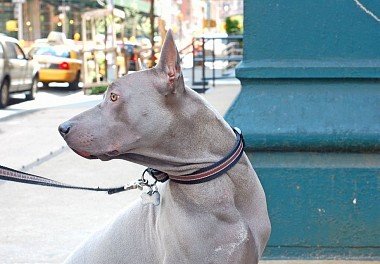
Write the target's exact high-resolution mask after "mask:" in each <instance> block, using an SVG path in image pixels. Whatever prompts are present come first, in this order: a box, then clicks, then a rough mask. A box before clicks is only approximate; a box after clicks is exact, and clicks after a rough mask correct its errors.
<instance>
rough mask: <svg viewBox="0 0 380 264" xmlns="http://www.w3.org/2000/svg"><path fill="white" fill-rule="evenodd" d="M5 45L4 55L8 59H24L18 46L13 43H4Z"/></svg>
mask: <svg viewBox="0 0 380 264" xmlns="http://www.w3.org/2000/svg"><path fill="white" fill-rule="evenodd" d="M5 44H6V53H7V56H8V58H10V59H25V55H24V52H23V51H22V49H21V48H20V46H19V45H17V44H16V43H13V42H8V41H7V42H5Z"/></svg>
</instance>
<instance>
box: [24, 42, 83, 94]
mask: <svg viewBox="0 0 380 264" xmlns="http://www.w3.org/2000/svg"><path fill="white" fill-rule="evenodd" d="M29 55H31V56H32V57H33V60H35V61H37V62H38V64H39V65H40V70H39V73H38V76H39V81H40V82H42V84H43V86H44V87H48V86H49V83H52V82H60V83H69V88H72V89H75V88H78V83H79V81H80V75H81V74H80V72H81V67H82V60H80V59H79V58H78V57H79V55H78V52H77V51H75V50H72V49H71V48H70V47H69V46H68V45H51V44H45V45H44V44H43V45H38V46H35V47H33V48H32V49H31V50H30V52H29Z"/></svg>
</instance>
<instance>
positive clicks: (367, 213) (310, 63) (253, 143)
mask: <svg viewBox="0 0 380 264" xmlns="http://www.w3.org/2000/svg"><path fill="white" fill-rule="evenodd" d="M244 4H245V7H244V17H245V22H244V26H245V32H244V60H243V62H242V63H241V64H240V65H239V66H238V68H237V69H236V75H237V77H238V78H239V79H240V80H241V83H242V90H241V93H240V94H239V96H238V97H237V99H236V100H235V102H234V103H233V105H232V106H231V108H230V109H229V111H228V112H227V114H226V119H227V121H229V123H230V124H231V125H233V126H238V127H240V128H241V129H242V131H243V133H244V136H245V140H246V152H247V153H248V155H249V157H250V159H251V161H252V163H253V166H254V168H255V169H256V171H257V173H258V175H259V177H260V179H261V181H262V184H263V186H264V189H265V191H266V194H267V200H268V208H269V213H270V217H271V221H272V235H271V238H270V240H269V244H268V247H267V249H266V251H265V254H264V257H265V258H272V259H273V258H274V259H278V258H279V259H284V258H310V259H315V258H336V257H338V258H361V259H379V258H380V248H379V247H380V195H379V191H380V190H379V180H380V1H377V0H376V1H375V0H372V1H371V0H320V1H311V0H310V1H297V0H270V1H261V0H245V2H244Z"/></svg>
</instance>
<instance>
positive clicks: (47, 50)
mask: <svg viewBox="0 0 380 264" xmlns="http://www.w3.org/2000/svg"><path fill="white" fill-rule="evenodd" d="M33 54H34V55H51V56H55V57H62V58H70V51H69V50H67V49H66V48H64V47H38V48H36V49H35V50H34V52H33Z"/></svg>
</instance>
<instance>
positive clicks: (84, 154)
mask: <svg viewBox="0 0 380 264" xmlns="http://www.w3.org/2000/svg"><path fill="white" fill-rule="evenodd" d="M71 149H72V150H73V151H74V152H75V153H76V154H78V155H79V156H81V157H83V158H86V159H101V160H109V159H110V158H113V157H116V156H119V155H120V153H119V151H117V150H112V151H109V152H107V153H105V154H102V155H92V154H90V153H89V152H87V151H83V150H81V151H79V150H76V149H73V148H71Z"/></svg>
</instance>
